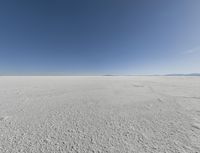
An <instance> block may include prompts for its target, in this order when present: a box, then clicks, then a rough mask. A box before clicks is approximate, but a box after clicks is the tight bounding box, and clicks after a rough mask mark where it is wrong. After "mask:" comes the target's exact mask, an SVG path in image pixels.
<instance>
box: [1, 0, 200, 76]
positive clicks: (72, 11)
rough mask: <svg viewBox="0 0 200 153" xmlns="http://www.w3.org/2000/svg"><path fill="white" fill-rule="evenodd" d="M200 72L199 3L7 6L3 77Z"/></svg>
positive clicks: (19, 0)
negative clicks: (8, 75) (12, 75)
mask: <svg viewBox="0 0 200 153" xmlns="http://www.w3.org/2000/svg"><path fill="white" fill-rule="evenodd" d="M192 72H200V0H2V1H0V74H2V75H7V74H16V75H24V74H27V75H32V74H52V75H59V74H61V75H63V74H76V75H77V74H78V75H79V74H92V75H93V74H94V75H95V74H167V73H192Z"/></svg>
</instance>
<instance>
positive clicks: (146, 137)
mask: <svg viewBox="0 0 200 153" xmlns="http://www.w3.org/2000/svg"><path fill="white" fill-rule="evenodd" d="M0 152H1V153H18V152H23V153H24V152H27V153H30V152H33V153H40V152H44V153H51V152H52V153H60V152H63V153H65V152H73V153H89V152H92V153H104V152H108V153H119V152H121V153H127V152H128V153H129V152H130V153H143V152H147V153H161V152H163V153H178V152H180V153H198V152H200V77H153V76H152V77H150V76H149V77H139V76H138V77H132V76H127V77H125V76H124V77H119V76H107V77H5V76H2V77H0Z"/></svg>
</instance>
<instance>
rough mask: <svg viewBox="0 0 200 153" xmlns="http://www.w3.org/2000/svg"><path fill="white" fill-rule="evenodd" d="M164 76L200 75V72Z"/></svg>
mask: <svg viewBox="0 0 200 153" xmlns="http://www.w3.org/2000/svg"><path fill="white" fill-rule="evenodd" d="M166 76H200V73H189V74H166Z"/></svg>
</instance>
